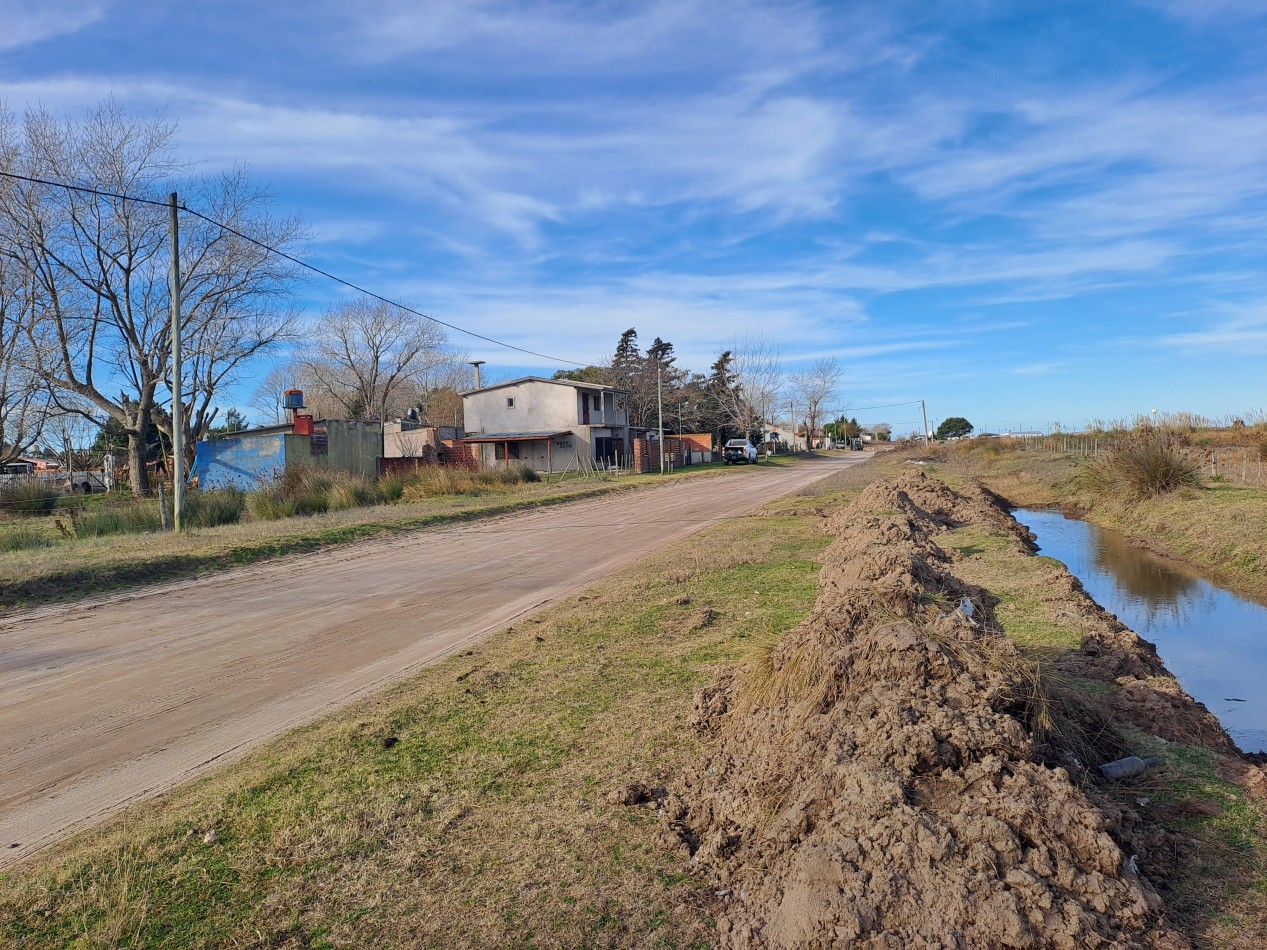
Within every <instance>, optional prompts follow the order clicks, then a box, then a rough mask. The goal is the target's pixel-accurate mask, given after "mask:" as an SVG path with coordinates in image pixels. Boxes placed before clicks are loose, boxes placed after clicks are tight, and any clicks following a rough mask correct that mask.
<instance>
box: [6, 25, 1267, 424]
mask: <svg viewBox="0 0 1267 950" xmlns="http://www.w3.org/2000/svg"><path fill="white" fill-rule="evenodd" d="M109 95H113V96H114V97H115V98H116V99H117V100H118V101H119V102H120V103H121V104H123V105H124V106H125V107H126V108H128V109H129V110H130V111H135V112H139V113H144V114H152V113H154V112H155V111H158V110H161V111H163V112H164V113H165V114H166V116H168V117H169V118H172V119H176V120H178V121H179V125H180V132H179V135H178V140H179V143H180V148H181V152H182V154H183V155H184V156H185V157H187V158H188V159H190V160H193V161H196V162H198V163H199V164H200V166H201V168H202V169H203V170H206V171H211V170H215V169H217V168H220V167H225V166H230V165H233V164H235V163H243V164H246V165H248V166H249V167H250V168H251V170H252V172H253V173H254V175H255V176H256V177H257V178H258V179H259V180H261V181H263V182H265V183H266V184H267V185H268V186H269V187H270V188H271V189H272V190H273V192H274V193H275V195H276V207H277V209H278V210H279V211H283V212H292V211H298V212H301V213H302V214H303V216H304V218H305V220H306V221H307V223H308V226H309V228H310V230H311V232H312V241H311V243H310V245H309V247H308V251H307V257H308V258H309V259H310V260H312V261H313V262H314V263H317V264H319V265H321V266H323V267H325V268H327V269H330V270H332V271H334V272H336V273H339V274H340V275H343V276H346V277H348V278H349V279H352V280H355V281H357V282H360V283H363V284H365V285H367V286H369V287H371V288H373V289H375V290H377V291H379V292H382V293H384V294H386V295H388V296H392V297H396V298H400V299H403V300H406V301H408V302H410V303H412V304H414V305H416V306H418V307H420V308H422V309H424V310H426V311H427V312H430V313H434V314H435V315H436V316H438V317H440V318H442V319H444V320H446V321H448V322H451V323H456V324H459V325H462V326H466V327H469V328H470V329H472V330H475V331H477V332H479V333H482V334H486V335H488V336H492V337H496V338H498V339H504V340H507V341H508V342H511V343H514V344H516V345H519V346H523V347H525V348H528V349H531V350H536V351H539V352H543V353H548V354H551V355H557V356H559V357H563V358H566V359H571V360H576V361H580V362H591V361H596V360H599V359H601V358H602V357H603V356H604V355H605V354H608V353H610V352H611V350H612V348H613V346H614V344H615V341H616V338H617V337H618V335H619V334H620V332H621V331H622V330H624V329H625V328H627V327H629V326H635V327H637V328H638V332H639V335H640V338H641V339H642V340H643V341H644V342H650V341H651V340H652V339H653V338H654V337H656V336H661V337H663V338H665V339H667V340H670V341H672V342H673V343H674V344H675V345H676V347H677V350H678V353H679V355H680V359H679V363H681V364H685V365H687V366H690V367H691V368H694V369H698V370H701V371H703V370H706V369H707V367H708V364H709V363H711V362H712V360H713V359H714V358H715V357H716V354H717V353H718V352H720V351H721V350H722V349H725V348H727V347H729V346H730V345H731V344H732V343H733V342H734V341H735V340H736V339H737V338H739V337H742V336H757V335H763V336H765V337H767V338H768V339H770V340H772V341H774V342H776V343H777V345H778V346H779V348H780V350H781V352H782V357H783V361H784V364H785V366H787V367H788V368H790V369H795V368H796V367H797V366H798V365H803V364H804V363H805V362H806V361H809V360H812V359H814V358H816V357H819V356H824V355H832V356H836V357H838V358H839V359H840V361H841V362H842V364H843V365H844V367H845V369H846V377H845V381H844V383H843V385H842V389H841V394H840V399H839V403H840V404H841V405H844V406H849V407H851V409H850V411H851V412H852V413H855V414H857V415H858V416H859V418H861V419H863V420H864V421H876V420H878V419H881V418H883V419H886V420H888V421H890V422H892V423H894V425H895V426H896V427H897V428H898V429H899V431H905V430H907V429H909V428H914V427H916V426H915V425H914V423H915V422H916V420H917V419H918V415H917V413H910V412H909V410H908V411H907V412H908V415H903V411H902V410H883V411H876V412H868V411H867V407H868V406H870V405H880V404H886V403H895V402H902V401H906V400H910V399H921V398H923V399H926V400H927V401H928V407H929V415H930V420H936V419H939V418H943V417H945V416H948V415H962V416H966V417H967V418H968V419H970V420H971V421H972V422H974V423H975V424H976V425H977V426H978V428H983V427H986V428H989V429H992V430H996V431H997V430H1001V429H1007V428H1045V427H1047V426H1049V425H1050V424H1052V423H1053V422H1061V423H1063V424H1064V426H1066V427H1076V426H1078V425H1081V424H1082V423H1084V422H1086V421H1087V420H1090V419H1093V418H1097V417H1098V418H1101V419H1112V418H1118V417H1129V416H1132V415H1134V414H1137V413H1147V412H1148V411H1149V410H1150V409H1152V408H1154V407H1157V408H1159V409H1160V410H1161V411H1163V412H1175V411H1192V412H1198V413H1202V414H1205V415H1208V416H1214V417H1224V416H1227V415H1229V414H1233V413H1240V412H1245V411H1248V410H1254V409H1255V408H1259V407H1263V406H1265V405H1267V393H1265V391H1264V390H1265V388H1267V268H1265V267H1264V264H1267V240H1265V238H1267V6H1265V5H1264V4H1263V3H1262V2H1261V0H1133V2H1132V0H1096V2H1059V0H1050V2H1043V3H1030V2H1019V0H1017V2H1011V3H1002V2H989V0H954V2H936V0H921V2H903V0H886V2H881V0H874V2H865V3H864V2H830V3H799V2H795V0H785V2H769V3H761V2H749V0H717V2H714V0H674V2H657V0H646V2H642V3H621V2H590V3H559V2H550V0H522V2H514V0H487V2H481V0H472V2H467V3H461V2H456V0H453V2H430V3H424V2H416V0H415V2H406V0H386V2H372V0H364V2H359V3H347V2H346V0H343V2H337V3H335V2H328V0H305V2H283V0H276V2H267V3H260V2H240V0H219V2H215V3H174V2H157V0H126V2H124V0H42V2H40V3H33V2H27V0H0V98H2V99H4V100H5V101H7V103H8V105H9V107H10V108H12V109H15V110H18V111H20V110H22V109H23V108H25V107H26V106H27V105H28V104H43V105H45V106H47V107H48V108H50V109H52V110H54V111H57V112H65V113H67V114H81V113H82V112H83V110H84V109H86V108H87V107H88V106H90V105H92V104H94V103H97V102H99V101H100V100H101V99H103V98H104V97H106V96H109ZM304 294H305V296H306V298H307V299H308V300H309V302H310V304H311V308H312V310H313V312H314V313H315V312H317V311H319V310H320V308H321V307H322V306H323V305H324V304H325V303H327V302H329V301H331V300H334V299H336V298H337V297H338V296H339V291H338V290H337V288H335V287H329V286H326V285H324V284H321V283H319V282H314V283H312V284H311V285H308V286H307V287H305V288H304ZM454 342H455V343H457V344H458V345H460V346H463V347H466V348H467V349H468V350H469V351H470V354H471V356H472V358H480V359H484V360H487V361H488V364H489V365H488V367H487V369H488V370H490V371H491V372H492V373H493V375H494V377H495V378H510V377H512V376H515V375H521V374H524V373H529V372H532V373H543V374H548V373H550V372H553V370H554V369H556V368H559V367H560V366H562V365H564V364H558V363H555V364H547V363H539V364H526V363H525V359H527V358H526V357H523V356H522V355H521V354H515V353H514V352H512V351H506V350H499V349H497V348H495V347H491V346H489V345H487V344H482V343H479V342H478V341H474V340H466V339H463V338H461V337H458V336H455V337H454ZM247 388H248V390H249V387H247ZM908 423H909V425H908Z"/></svg>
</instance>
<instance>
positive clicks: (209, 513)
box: [183, 488, 246, 528]
mask: <svg viewBox="0 0 1267 950" xmlns="http://www.w3.org/2000/svg"><path fill="white" fill-rule="evenodd" d="M245 510H246V493H245V492H243V491H241V490H240V489H237V488H220V489H217V490H215V491H207V492H203V491H191V492H189V493H188V494H186V495H185V507H184V512H183V523H184V525H185V527H187V528H215V527H217V526H219V525H222V524H237V523H238V522H239V521H241V520H242V513H243V512H244V511H245Z"/></svg>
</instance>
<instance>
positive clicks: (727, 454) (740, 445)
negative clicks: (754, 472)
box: [721, 439, 758, 465]
mask: <svg viewBox="0 0 1267 950" xmlns="http://www.w3.org/2000/svg"><path fill="white" fill-rule="evenodd" d="M721 454H722V458H724V459H725V460H726V464H727V465H742V464H746V463H751V464H753V465H756V464H757V461H758V459H757V447H756V446H755V445H753V444H752V443H751V442H749V441H748V440H747V439H731V440H730V441H729V442H727V443H726V447H725V448H724V449H722V453H721Z"/></svg>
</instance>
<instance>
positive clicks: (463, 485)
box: [401, 465, 541, 501]
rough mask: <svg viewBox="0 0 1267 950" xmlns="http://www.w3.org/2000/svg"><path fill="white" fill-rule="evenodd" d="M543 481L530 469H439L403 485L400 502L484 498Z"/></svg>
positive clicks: (406, 480)
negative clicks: (497, 492)
mask: <svg viewBox="0 0 1267 950" xmlns="http://www.w3.org/2000/svg"><path fill="white" fill-rule="evenodd" d="M540 480H541V476H540V475H538V474H537V473H536V471H534V470H533V469H532V468H529V467H528V466H527V465H513V466H506V467H502V466H498V467H495V468H478V469H466V468H448V467H445V466H439V465H437V466H433V467H431V468H424V469H420V470H419V471H417V472H414V473H411V474H410V475H408V476H406V477H405V478H404V479H403V481H402V484H401V499H402V500H404V501H417V500H419V499H422V498H436V497H440V496H443V495H482V494H486V493H488V492H491V491H498V490H504V489H506V488H508V487H511V486H514V485H520V484H531V483H534V482H539V481H540Z"/></svg>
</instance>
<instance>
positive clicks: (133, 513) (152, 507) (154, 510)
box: [72, 498, 163, 538]
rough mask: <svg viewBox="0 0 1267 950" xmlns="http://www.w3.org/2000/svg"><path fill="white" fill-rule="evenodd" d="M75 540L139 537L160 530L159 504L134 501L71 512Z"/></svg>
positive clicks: (150, 499)
mask: <svg viewBox="0 0 1267 950" xmlns="http://www.w3.org/2000/svg"><path fill="white" fill-rule="evenodd" d="M72 518H73V519H74V524H75V537H77V538H101V537H105V536H106V535H111V534H141V533H143V532H146V531H159V530H161V529H162V527H163V518H162V515H161V513H160V512H159V508H158V501H157V500H156V499H152V498H136V499H133V500H131V501H126V502H123V503H121V504H108V505H102V506H100V507H92V508H84V509H83V510H82V511H78V512H73V513H72Z"/></svg>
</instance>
